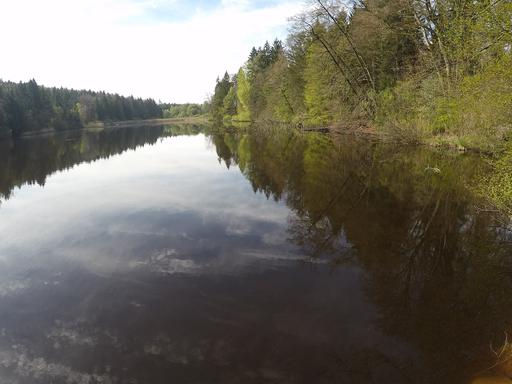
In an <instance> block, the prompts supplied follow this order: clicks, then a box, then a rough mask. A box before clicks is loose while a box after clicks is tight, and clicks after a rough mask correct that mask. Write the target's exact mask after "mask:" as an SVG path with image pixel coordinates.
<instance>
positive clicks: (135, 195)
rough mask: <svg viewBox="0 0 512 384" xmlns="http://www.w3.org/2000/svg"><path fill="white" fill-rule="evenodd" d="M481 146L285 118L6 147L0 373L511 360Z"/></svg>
mask: <svg viewBox="0 0 512 384" xmlns="http://www.w3.org/2000/svg"><path fill="white" fill-rule="evenodd" d="M487 172H488V165H487V162H486V161H484V160H482V159H481V158H479V157H477V156H474V155H471V154H459V153H446V152H445V153H441V152H440V151H435V150H431V149H427V148H424V147H410V148H409V147H408V148H401V147H397V146H395V145H391V144H384V143H375V142H372V141H368V140H360V139H357V138H354V137H349V136H343V135H338V136H329V135H324V134H317V133H307V134H305V133H301V132H298V131H296V130H289V129H284V128H276V127H251V128H247V129H242V130H236V129H216V128H212V127H201V126H195V125H182V126H179V125H176V126H165V127H140V128H126V129H117V130H116V129H114V130H106V131H100V132H75V133H68V134H61V135H55V136H46V137H39V138H31V139H24V140H17V141H3V142H0V201H1V203H0V233H1V242H0V379H1V380H0V381H1V382H2V383H6V384H9V383H12V384H32V383H36V384H43V383H54V384H60V383H80V384H85V383H90V384H92V383H112V384H113V383H128V384H143V383H152V384H158V383H470V382H471V380H472V379H473V378H474V377H476V376H482V375H483V376H485V375H498V376H499V375H503V374H506V372H505V373H503V372H502V371H500V369H501V368H500V367H498V368H492V369H487V368H489V367H491V366H493V365H494V364H495V363H496V360H497V359H498V360H499V358H501V357H503V356H500V357H498V358H497V356H496V355H494V354H493V353H492V351H491V348H490V346H492V347H493V348H494V350H498V349H499V348H500V347H501V346H502V345H503V343H504V341H505V332H507V331H510V330H511V328H512V325H511V321H512V295H511V294H510V292H512V290H511V288H512V252H511V250H512V244H511V241H512V236H511V232H510V228H511V227H510V223H509V222H508V219H507V218H506V217H504V216H503V215H501V214H500V213H499V212H495V211H494V210H492V209H489V208H488V206H487V205H486V202H485V201H482V200H481V199H480V198H479V197H478V196H479V195H478V193H477V192H478V191H477V189H478V188H477V186H478V183H479V182H481V181H482V180H484V178H485V175H486V174H487Z"/></svg>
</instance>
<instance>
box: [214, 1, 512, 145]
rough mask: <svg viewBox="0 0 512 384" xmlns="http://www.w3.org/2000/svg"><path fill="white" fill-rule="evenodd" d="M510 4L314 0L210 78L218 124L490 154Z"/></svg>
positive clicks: (509, 89) (509, 59)
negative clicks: (232, 69)
mask: <svg viewBox="0 0 512 384" xmlns="http://www.w3.org/2000/svg"><path fill="white" fill-rule="evenodd" d="M511 50H512V2H510V1H505V0H479V1H474V0H352V1H342V0H331V1H328V0H317V1H310V2H309V5H308V6H307V7H306V8H305V9H304V11H303V12H302V13H301V14H299V15H296V16H295V17H293V19H292V22H291V26H290V30H289V35H288V37H287V39H286V42H285V43H283V42H281V41H279V40H276V41H275V42H274V43H273V44H271V43H268V42H266V43H265V44H264V45H263V46H262V47H260V48H253V49H252V51H251V52H250V55H249V57H248V60H247V62H246V63H245V64H244V65H243V66H242V67H241V68H240V70H239V71H238V73H236V74H233V75H230V74H228V73H227V72H226V74H225V75H224V76H223V77H221V78H219V79H218V80H217V84H216V86H215V90H214V94H213V96H212V97H211V115H212V117H213V118H214V119H215V120H217V121H222V120H224V121H228V122H237V121H279V122H289V123H295V124H299V123H300V124H303V125H305V126H313V127H325V126H329V127H331V128H336V129H340V130H341V129H348V130H364V131H368V132H371V133H375V134H377V135H379V136H381V137H383V138H385V139H389V140H393V141H398V142H403V143H431V144H435V145H447V146H452V147H457V148H460V149H475V150H479V151H482V152H486V153H498V152H501V151H503V150H504V149H505V148H506V141H507V140H508V138H509V137H510V135H511V129H512V69H511V68H512V52H511Z"/></svg>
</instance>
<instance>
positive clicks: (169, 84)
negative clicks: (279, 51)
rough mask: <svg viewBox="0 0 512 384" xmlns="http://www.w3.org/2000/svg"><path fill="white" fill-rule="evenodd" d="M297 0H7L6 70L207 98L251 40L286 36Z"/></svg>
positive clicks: (1, 69) (12, 74) (2, 30)
mask: <svg viewBox="0 0 512 384" xmlns="http://www.w3.org/2000/svg"><path fill="white" fill-rule="evenodd" d="M302 6H303V4H302V1H292V0H276V1H269V0H255V1H250V0H215V1H206V0H195V1H185V0H45V1H41V0H16V1H12V0H0V35H1V36H2V60H0V78H2V79H4V80H13V81H19V80H28V79H30V78H35V79H36V80H37V81H38V83H41V84H44V85H48V86H64V87H72V88H87V89H94V90H106V91H109V92H118V93H120V94H123V95H130V94H133V95H135V96H140V97H153V98H155V99H157V100H158V99H160V100H162V101H168V102H202V101H203V100H205V99H206V97H207V96H208V93H210V92H211V91H212V89H213V87H214V85H215V79H216V78H217V76H218V75H222V74H223V73H224V71H225V70H228V71H229V72H231V73H234V72H236V71H237V70H238V68H239V66H240V65H242V64H243V62H244V61H245V60H246V58H247V56H248V53H249V50H250V48H251V47H252V46H255V45H256V46H259V45H262V44H263V43H264V42H265V40H273V39H274V38H275V37H279V38H284V37H285V36H286V31H287V27H288V19H289V17H291V16H293V15H294V14H296V13H298V12H299V11H300V10H301V9H302Z"/></svg>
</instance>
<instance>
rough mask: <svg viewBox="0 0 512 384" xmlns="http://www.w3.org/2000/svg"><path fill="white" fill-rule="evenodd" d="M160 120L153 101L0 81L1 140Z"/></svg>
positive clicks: (159, 111)
mask: <svg viewBox="0 0 512 384" xmlns="http://www.w3.org/2000/svg"><path fill="white" fill-rule="evenodd" d="M162 116H163V111H162V108H161V107H160V106H159V105H158V104H157V103H156V102H155V101H154V100H152V99H146V100H143V99H140V98H134V97H132V96H130V97H123V96H120V95H118V94H109V93H105V92H92V91H85V90H72V89H65V88H48V87H43V86H40V85H37V83H36V81H35V80H30V81H29V82H27V83H22V82H20V83H13V82H4V81H0V136H6V135H12V136H19V135H21V134H23V133H24V132H32V131H34V132H37V131H42V130H45V129H48V128H52V129H55V130H57V131H58V130H69V129H80V128H82V127H83V126H84V125H85V124H87V123H89V122H91V121H114V120H135V119H154V118H161V117H162Z"/></svg>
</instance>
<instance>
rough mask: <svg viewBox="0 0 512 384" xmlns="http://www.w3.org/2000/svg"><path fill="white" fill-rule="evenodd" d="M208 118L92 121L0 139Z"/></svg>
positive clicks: (6, 136) (198, 120) (187, 121)
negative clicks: (75, 126) (72, 127)
mask: <svg viewBox="0 0 512 384" xmlns="http://www.w3.org/2000/svg"><path fill="white" fill-rule="evenodd" d="M207 122H208V119H207V118H206V117H205V116H194V117H183V118H162V119H147V120H121V121H94V122H90V123H87V124H85V125H84V126H83V127H82V128H79V129H65V130H56V129H55V128H46V129H42V130H40V131H28V132H23V133H22V134H20V135H19V136H16V137H13V136H12V133H11V135H3V136H0V140H9V139H27V138H33V137H39V136H46V135H53V134H59V133H71V132H83V131H93V130H103V129H115V128H132V127H153V126H159V125H167V124H195V123H207Z"/></svg>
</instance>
